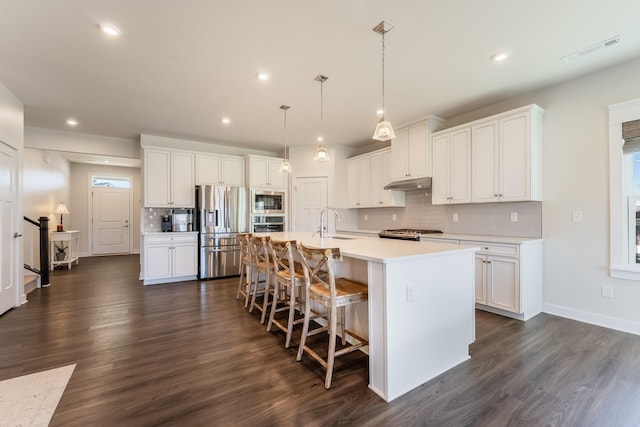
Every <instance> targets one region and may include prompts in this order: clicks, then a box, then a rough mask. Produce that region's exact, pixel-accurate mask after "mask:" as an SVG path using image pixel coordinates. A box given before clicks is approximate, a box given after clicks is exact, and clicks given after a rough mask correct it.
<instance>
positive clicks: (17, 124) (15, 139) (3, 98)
mask: <svg viewBox="0 0 640 427" xmlns="http://www.w3.org/2000/svg"><path fill="white" fill-rule="evenodd" d="M23 135H24V106H23V105H22V103H21V102H20V100H18V98H16V97H15V96H14V95H13V94H12V93H11V92H9V90H8V89H7V88H6V87H5V86H4V85H2V84H0V141H2V142H3V143H5V144H7V145H8V146H10V147H12V148H14V149H15V150H16V156H17V163H18V173H17V175H18V176H17V187H18V191H17V196H16V200H15V220H14V229H13V230H2V233H0V247H2V248H5V247H11V245H13V247H12V251H13V253H14V255H15V260H14V263H13V266H14V267H13V268H14V273H15V274H14V277H12V280H13V282H14V283H16V284H17V286H16V294H15V306H18V305H20V304H21V303H23V302H25V301H26V295H25V294H24V283H23V276H22V266H23V260H24V256H23V253H22V240H21V239H14V238H13V234H14V233H16V232H17V233H20V234H22V227H23V225H22V222H23V221H22V216H23V213H22V155H23V149H24V137H23ZM4 239H11V243H9V242H5V241H4ZM2 256H5V257H6V256H7V254H2Z"/></svg>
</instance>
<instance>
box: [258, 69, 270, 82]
mask: <svg viewBox="0 0 640 427" xmlns="http://www.w3.org/2000/svg"><path fill="white" fill-rule="evenodd" d="M257 76H258V80H262V81H266V80H269V77H270V76H269V73H265V72H262V71H261V72H259V73H258V74H257Z"/></svg>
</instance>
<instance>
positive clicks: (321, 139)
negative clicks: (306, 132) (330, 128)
mask: <svg viewBox="0 0 640 427" xmlns="http://www.w3.org/2000/svg"><path fill="white" fill-rule="evenodd" d="M316 140H318V142H322V141H324V138H323V137H321V136H319V137H317V138H316Z"/></svg>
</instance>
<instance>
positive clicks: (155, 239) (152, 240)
mask: <svg viewBox="0 0 640 427" xmlns="http://www.w3.org/2000/svg"><path fill="white" fill-rule="evenodd" d="M197 241H198V240H197V236H196V235H195V234H187V235H182V236H176V235H170V236H145V238H144V243H145V245H170V244H172V243H197Z"/></svg>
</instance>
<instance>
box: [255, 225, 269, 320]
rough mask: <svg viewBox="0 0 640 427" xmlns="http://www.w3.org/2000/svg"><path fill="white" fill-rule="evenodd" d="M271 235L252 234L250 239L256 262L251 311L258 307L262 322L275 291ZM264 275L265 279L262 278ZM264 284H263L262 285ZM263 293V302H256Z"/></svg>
mask: <svg viewBox="0 0 640 427" xmlns="http://www.w3.org/2000/svg"><path fill="white" fill-rule="evenodd" d="M270 240H271V237H269V236H262V237H258V236H255V235H254V236H252V237H251V239H250V242H251V250H252V251H253V253H252V255H253V262H254V264H255V274H254V277H253V294H252V297H251V306H250V307H249V313H251V312H253V309H254V308H257V309H258V310H259V311H260V312H261V313H262V314H261V316H260V324H264V321H265V319H266V317H267V313H268V308H269V304H270V302H269V296H270V294H272V293H273V289H274V286H273V283H272V280H271V275H272V273H273V264H271V262H270V260H269V258H270V254H269V241H270ZM260 275H262V277H263V280H262V281H261V280H260ZM260 284H262V286H260ZM260 295H262V298H263V299H262V304H260V303H258V304H256V301H257V297H258V296H260Z"/></svg>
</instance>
